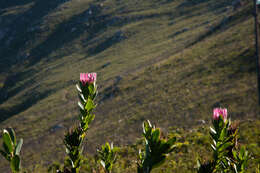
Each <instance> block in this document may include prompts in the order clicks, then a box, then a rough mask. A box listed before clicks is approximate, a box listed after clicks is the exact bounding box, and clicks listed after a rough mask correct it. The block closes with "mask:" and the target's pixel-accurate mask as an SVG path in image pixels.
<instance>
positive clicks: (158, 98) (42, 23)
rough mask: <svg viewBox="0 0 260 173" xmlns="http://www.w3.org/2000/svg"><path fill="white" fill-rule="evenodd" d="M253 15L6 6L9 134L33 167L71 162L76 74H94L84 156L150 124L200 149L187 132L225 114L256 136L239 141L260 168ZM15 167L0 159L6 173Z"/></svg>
mask: <svg viewBox="0 0 260 173" xmlns="http://www.w3.org/2000/svg"><path fill="white" fill-rule="evenodd" d="M239 2H240V3H241V6H238V5H237V4H238V3H239ZM252 8H253V7H252V4H251V1H249V0H241V1H236V0H234V1H233V0H218V1H214V0H160V1H158V0H142V1H140V0H131V1H129V0H106V1H104V0H68V1H66V0H51V1H44V0H34V1H33V0H19V1H4V2H3V1H2V2H0V57H1V58H0V69H1V70H0V114H1V116H0V121H1V123H0V129H2V128H4V127H7V126H12V127H13V128H14V129H15V131H16V132H17V135H18V136H19V137H22V138H24V141H25V145H24V148H23V153H22V157H23V158H24V162H23V165H24V166H25V167H28V168H30V169H32V168H33V167H34V166H33V165H35V164H40V165H43V166H45V167H47V165H49V164H50V163H52V162H53V161H63V156H64V155H65V152H64V147H63V145H62V138H63V134H64V131H66V129H67V128H68V127H70V126H71V125H72V124H74V123H75V122H76V119H77V115H78V108H77V95H76V89H75V84H76V82H77V81H78V79H79V73H80V72H97V74H98V80H97V81H98V82H97V83H98V85H99V91H100V93H99V96H98V101H97V102H98V103H99V105H98V108H97V110H96V119H95V121H94V122H93V124H92V125H91V129H90V131H89V133H88V135H87V138H88V140H87V144H88V148H86V150H87V151H86V152H88V153H91V154H93V153H94V152H95V150H96V147H98V146H100V145H101V144H103V143H105V141H109V142H111V141H114V143H115V145H117V146H118V145H119V146H122V148H127V147H125V145H128V146H129V147H130V146H132V145H134V146H135V145H136V139H137V138H138V137H141V124H142V121H143V120H145V119H149V120H151V121H152V122H154V123H156V124H157V125H158V126H159V127H161V128H162V130H163V131H168V130H170V131H173V132H174V129H181V130H182V133H183V134H184V136H187V137H186V138H185V140H188V141H189V140H190V141H193V142H194V141H195V142H194V143H193V142H190V144H191V145H192V146H193V144H195V143H196V140H198V139H192V135H191V134H192V133H191V134H190V132H191V131H193V130H194V131H197V129H200V128H202V127H203V128H207V126H208V124H209V122H210V120H211V114H212V108H214V107H217V106H222V107H227V108H228V111H229V116H231V118H232V119H233V120H239V121H240V122H241V123H242V124H243V125H242V129H243V130H242V131H243V132H248V133H243V134H244V135H242V136H243V138H242V139H241V142H242V143H244V144H250V145H251V147H250V151H251V153H252V157H254V162H252V165H251V167H252V168H253V167H254V165H256V163H257V162H258V163H259V160H260V156H259V153H260V143H259V141H260V130H259V111H260V110H259V106H258V103H257V102H258V98H257V81H256V60H255V56H254V54H255V49H254V20H253V16H252ZM206 134H207V131H205V130H204V131H203V130H202V131H201V132H200V135H201V136H202V138H204V136H205V135H206ZM247 135H248V137H250V138H247ZM205 138H208V137H205ZM183 140H184V139H183ZM205 140H206V139H205ZM206 143H207V142H206ZM198 148H200V149H201V152H200V154H201V155H204V156H205V157H206V156H207V153H206V152H202V151H204V150H205V149H204V150H203V147H199V146H196V145H194V147H193V148H192V149H191V150H190V151H187V152H185V154H183V155H180V156H179V157H180V158H179V161H180V162H178V160H177V162H176V163H172V165H173V166H172V169H173V170H183V172H185V171H186V172H188V171H192V169H193V168H194V164H195V163H193V162H190V160H191V159H192V160H194V158H196V157H197V156H196V155H195V153H194V152H195V151H198ZM128 149H129V148H128ZM128 149H126V150H128ZM122 150H123V149H122ZM129 150H131V147H130V149H129ZM130 153H131V152H130ZM133 153H134V152H133ZM133 153H132V154H133ZM123 156H124V155H122V157H123ZM129 157H130V156H129ZM130 158H131V157H130ZM206 158H207V157H206ZM187 159H188V160H187ZM130 160H131V159H130ZM183 161H185V164H184V163H182V162H183ZM125 162H126V163H125V164H127V163H128V162H127V160H126V161H125ZM186 162H187V164H186ZM183 164H184V165H185V166H183ZM169 165H171V164H168V166H169ZM166 166H167V165H166ZM7 167H8V163H6V162H4V161H2V158H1V159H0V172H1V171H5V170H6V169H7ZM118 167H119V166H118ZM126 167H127V166H126ZM126 167H125V168H124V169H126ZM115 169H117V172H118V171H119V172H120V168H115ZM122 169H123V168H122ZM132 169H134V168H132V167H131V168H129V171H130V172H131V170H132ZM162 169H164V168H162ZM252 170H254V169H252ZM115 171H116V170H115ZM159 171H161V172H162V171H163V170H158V172H159ZM121 172H122V170H121Z"/></svg>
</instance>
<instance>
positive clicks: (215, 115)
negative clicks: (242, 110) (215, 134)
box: [213, 108, 227, 121]
mask: <svg viewBox="0 0 260 173" xmlns="http://www.w3.org/2000/svg"><path fill="white" fill-rule="evenodd" d="M219 116H222V118H223V120H224V121H226V120H227V109H226V108H215V109H214V110H213V119H214V120H218V119H219Z"/></svg>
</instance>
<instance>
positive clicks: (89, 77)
mask: <svg viewBox="0 0 260 173" xmlns="http://www.w3.org/2000/svg"><path fill="white" fill-rule="evenodd" d="M96 79H97V73H80V82H81V83H82V84H83V85H86V83H88V84H91V83H95V81H96Z"/></svg>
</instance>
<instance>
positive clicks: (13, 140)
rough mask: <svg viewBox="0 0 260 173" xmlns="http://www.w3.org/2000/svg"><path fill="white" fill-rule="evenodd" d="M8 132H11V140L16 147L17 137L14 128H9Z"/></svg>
mask: <svg viewBox="0 0 260 173" xmlns="http://www.w3.org/2000/svg"><path fill="white" fill-rule="evenodd" d="M6 130H7V131H8V132H9V135H10V137H11V140H12V142H13V144H14V146H15V145H16V136H15V132H14V130H13V129H12V128H7V129H6Z"/></svg>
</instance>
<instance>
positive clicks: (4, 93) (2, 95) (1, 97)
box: [0, 70, 35, 104]
mask: <svg viewBox="0 0 260 173" xmlns="http://www.w3.org/2000/svg"><path fill="white" fill-rule="evenodd" d="M34 73H35V71H34V70H27V71H24V72H20V73H16V74H12V75H9V76H8V77H7V78H6V80H5V83H4V87H3V88H1V89H0V104H2V103H3V102H4V101H6V100H7V99H8V98H10V97H12V96H14V95H15V94H17V93H18V92H20V91H22V90H23V89H25V88H26V87H30V86H31V85H32V84H34V80H33V79H32V78H31V77H32V76H33V75H34ZM26 78H29V79H30V80H27V82H25V83H23V85H21V86H19V87H17V88H15V89H12V87H13V86H15V85H16V83H17V82H18V81H22V80H24V79H26Z"/></svg>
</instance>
